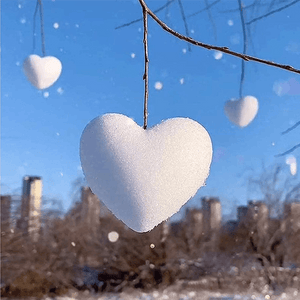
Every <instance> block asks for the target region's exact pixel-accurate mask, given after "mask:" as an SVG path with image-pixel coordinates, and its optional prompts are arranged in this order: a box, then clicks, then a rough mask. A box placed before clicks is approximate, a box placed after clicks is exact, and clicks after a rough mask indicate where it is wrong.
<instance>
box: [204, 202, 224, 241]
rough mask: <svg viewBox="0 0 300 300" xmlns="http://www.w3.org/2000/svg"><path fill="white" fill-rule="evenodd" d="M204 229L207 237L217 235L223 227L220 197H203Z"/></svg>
mask: <svg viewBox="0 0 300 300" xmlns="http://www.w3.org/2000/svg"><path fill="white" fill-rule="evenodd" d="M202 212H203V229H204V235H205V237H210V238H214V237H217V236H218V234H219V231H220V228H221V221H222V210H221V203H220V201H219V199H218V198H210V197H203V198H202Z"/></svg>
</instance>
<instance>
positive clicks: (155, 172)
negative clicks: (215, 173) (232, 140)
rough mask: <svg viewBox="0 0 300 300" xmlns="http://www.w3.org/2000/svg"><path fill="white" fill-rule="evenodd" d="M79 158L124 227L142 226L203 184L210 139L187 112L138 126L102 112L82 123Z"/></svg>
mask: <svg viewBox="0 0 300 300" xmlns="http://www.w3.org/2000/svg"><path fill="white" fill-rule="evenodd" d="M80 158H81V165H82V169H83V172H84V174H85V177H86V180H87V183H88V184H89V186H90V188H91V189H92V191H93V193H95V194H96V195H97V196H98V198H99V199H100V200H101V201H102V202H103V203H104V204H105V205H106V206H107V207H108V209H109V210H110V211H111V212H112V213H113V214H114V215H115V216H116V217H117V218H118V219H120V220H121V221H123V222H124V223H125V224H126V225H127V226H128V227H130V228H131V229H133V230H135V231H137V232H146V231H149V230H151V229H152V228H154V227H155V226H156V225H158V224H159V223H161V222H162V221H164V220H166V219H167V218H169V217H171V216H172V215H173V214H175V213H176V212H178V210H179V209H180V208H181V206H182V205H184V204H185V203H186V202H187V201H188V200H189V199H190V198H191V197H193V196H194V195H195V194H196V192H197V191H198V189H199V188H200V187H201V186H203V185H204V184H205V180H206V178H207V177H208V175H209V169H210V164H211V160H212V143H211V139H210V136H209V134H208V133H207V131H206V130H205V128H204V127H202V126H201V125H200V124H199V123H197V122H196V121H193V120H191V119H188V118H174V119H169V120H166V121H163V122H162V123H161V124H159V125H156V126H154V127H153V128H151V129H147V130H144V129H143V128H142V127H140V126H138V125H137V124H136V123H135V122H134V121H133V120H132V119H130V118H128V117H127V116H124V115H121V114H106V115H103V116H100V117H97V118H95V119H94V120H92V121H91V122H90V123H89V124H88V125H87V126H86V128H85V129H84V131H83V133H82V136H81V141H80Z"/></svg>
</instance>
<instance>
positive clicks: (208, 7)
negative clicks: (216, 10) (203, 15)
mask: <svg viewBox="0 0 300 300" xmlns="http://www.w3.org/2000/svg"><path fill="white" fill-rule="evenodd" d="M205 6H206V10H207V14H208V18H209V21H210V23H211V25H212V27H213V31H214V38H215V41H217V28H216V24H215V22H214V19H213V17H212V14H211V11H210V6H209V4H208V2H207V0H205Z"/></svg>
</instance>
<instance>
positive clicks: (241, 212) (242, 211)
mask: <svg viewBox="0 0 300 300" xmlns="http://www.w3.org/2000/svg"><path fill="white" fill-rule="evenodd" d="M247 213H248V207H247V206H238V208H237V220H238V222H239V223H240V222H243V221H244V220H245V218H246V216H247Z"/></svg>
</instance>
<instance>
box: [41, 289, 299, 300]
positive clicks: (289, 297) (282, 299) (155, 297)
mask: <svg viewBox="0 0 300 300" xmlns="http://www.w3.org/2000/svg"><path fill="white" fill-rule="evenodd" d="M83 299H84V300H194V299H195V300H300V291H299V290H296V289H289V290H287V291H286V292H283V293H280V294H279V293H278V294H277V295H276V294H272V293H266V294H264V295H262V294H257V293H249V294H244V295H240V294H236V295H234V294H221V293H218V292H215V293H214V292H210V291H195V290H192V289H189V290H185V291H183V290H182V291H179V290H177V289H175V288H174V287H170V288H168V289H165V290H163V291H160V290H158V291H153V292H149V293H144V292H141V291H136V290H133V291H132V292H129V291H128V292H123V293H120V294H113V293H110V294H106V293H105V294H93V293H90V292H88V291H85V292H70V293H69V294H68V295H66V296H60V297H56V298H55V300H83ZM43 300H54V298H50V297H45V298H44V299H43Z"/></svg>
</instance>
